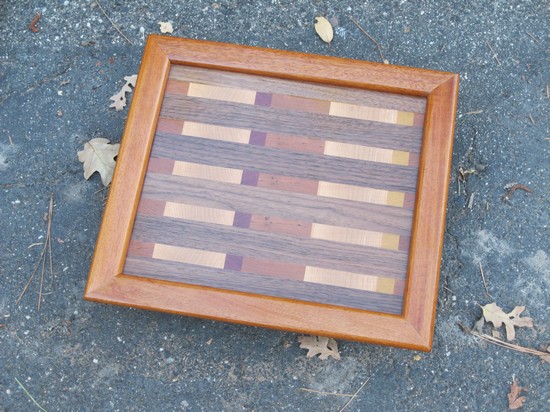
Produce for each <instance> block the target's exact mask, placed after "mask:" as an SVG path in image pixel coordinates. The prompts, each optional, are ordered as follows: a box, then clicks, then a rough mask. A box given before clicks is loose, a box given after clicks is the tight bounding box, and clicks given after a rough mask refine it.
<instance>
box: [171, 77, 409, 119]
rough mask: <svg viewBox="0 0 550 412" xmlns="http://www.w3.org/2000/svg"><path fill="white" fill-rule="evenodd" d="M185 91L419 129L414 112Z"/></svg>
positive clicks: (196, 87) (195, 88)
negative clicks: (416, 125) (416, 126)
mask: <svg viewBox="0 0 550 412" xmlns="http://www.w3.org/2000/svg"><path fill="white" fill-rule="evenodd" d="M181 90H182V91H181V92H179V91H178V92H177V93H176V94H180V95H182V96H185V95H187V96H190V97H200V98H203V99H212V100H221V101H226V102H233V103H241V104H249V105H253V104H257V105H260V106H270V107H272V108H276V109H284V110H292V111H295V112H307V113H318V114H323V115H329V116H338V117H346V118H352V119H361V120H370V121H374V122H382V123H392V124H399V125H402V126H415V122H414V116H415V114H414V113H412V112H405V111H399V110H392V109H383V108H379V107H369V106H364V105H358V104H350V103H342V102H338V101H328V100H319V99H312V98H306V97H299V96H292V95H282V94H270V93H265V92H257V91H254V90H249V89H242V88H236V87H222V86H213V85H209V84H202V83H189V84H188V87H187V89H185V88H184V87H182V88H181ZM185 92H186V93H185Z"/></svg>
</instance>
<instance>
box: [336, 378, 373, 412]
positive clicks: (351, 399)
mask: <svg viewBox="0 0 550 412" xmlns="http://www.w3.org/2000/svg"><path fill="white" fill-rule="evenodd" d="M369 380H370V378H368V379H367V380H366V381H365V382H363V384H362V385H361V387H360V388H359V389H357V391H356V392H355V393H354V394H353V395H352V396H351V398H349V400H348V401H347V402H346V404H345V405H344V406H343V407H342V409H340V411H339V412H342V411H343V410H344V409H346V408H347V407H348V405H349V404H350V403H351V402H352V401H353V400H354V399H355V397H356V396H357V394H358V393H359V392H360V391H361V389H363V387H364V386H365V385H366V384H367V382H368V381H369Z"/></svg>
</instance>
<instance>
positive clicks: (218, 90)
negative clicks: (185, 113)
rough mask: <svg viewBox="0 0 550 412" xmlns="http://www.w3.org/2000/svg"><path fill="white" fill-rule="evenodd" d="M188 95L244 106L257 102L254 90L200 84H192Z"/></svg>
mask: <svg viewBox="0 0 550 412" xmlns="http://www.w3.org/2000/svg"><path fill="white" fill-rule="evenodd" d="M181 94H184V93H181ZM187 95H188V96H194V97H204V98H207V99H215V100H224V101H226V102H235V103H243V104H254V102H255V100H256V92H255V91H253V90H246V89H237V88H233V87H221V86H212V85H208V84H200V83H190V84H189V88H188V92H187Z"/></svg>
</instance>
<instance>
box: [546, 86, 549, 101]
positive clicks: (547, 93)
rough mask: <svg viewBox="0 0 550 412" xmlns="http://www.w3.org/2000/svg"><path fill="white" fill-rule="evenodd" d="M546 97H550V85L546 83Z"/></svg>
mask: <svg viewBox="0 0 550 412" xmlns="http://www.w3.org/2000/svg"><path fill="white" fill-rule="evenodd" d="M546 98H547V99H550V86H548V85H546Z"/></svg>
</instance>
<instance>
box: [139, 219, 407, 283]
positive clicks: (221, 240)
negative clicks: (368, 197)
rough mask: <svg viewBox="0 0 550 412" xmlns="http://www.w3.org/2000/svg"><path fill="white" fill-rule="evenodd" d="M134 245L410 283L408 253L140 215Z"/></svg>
mask: <svg viewBox="0 0 550 412" xmlns="http://www.w3.org/2000/svg"><path fill="white" fill-rule="evenodd" d="M133 239H135V240H140V241H143V242H151V243H165V244H169V245H173V246H180V247H186V248H193V249H201V250H210V251H214V252H221V253H228V254H233V255H240V256H247V257H254V258H260V259H269V260H276V261H280V262H288V263H294V264H299V265H306V266H317V267H322V268H327V269H334V270H341V271H348V272H354V273H359V274H366V275H374V276H384V277H392V278H395V279H405V277H406V271H407V263H408V253H406V252H401V251H392V250H386V249H378V248H373V247H369V246H360V245H352V244H345V243H338V242H331V241H328V240H320V239H311V238H303V237H298V236H290V235H283V234H278V233H268V232H259V231H254V230H249V229H243V228H238V227H233V226H223V225H215V224H210V223H203V222H194V221H187V220H183V219H173V218H168V217H151V216H142V215H138V216H137V218H136V221H135V224H134V234H133Z"/></svg>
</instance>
